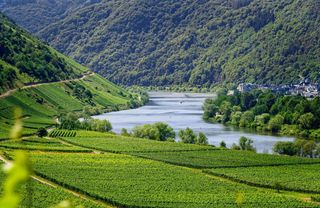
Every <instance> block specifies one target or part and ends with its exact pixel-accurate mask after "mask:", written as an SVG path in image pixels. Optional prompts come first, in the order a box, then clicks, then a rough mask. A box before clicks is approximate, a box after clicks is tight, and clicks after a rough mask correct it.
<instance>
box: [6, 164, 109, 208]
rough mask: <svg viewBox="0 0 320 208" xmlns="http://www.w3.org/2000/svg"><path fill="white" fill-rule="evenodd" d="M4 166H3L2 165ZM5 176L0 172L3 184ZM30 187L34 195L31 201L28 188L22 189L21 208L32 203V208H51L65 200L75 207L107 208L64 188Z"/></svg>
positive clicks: (42, 185) (35, 185)
mask: <svg viewBox="0 0 320 208" xmlns="http://www.w3.org/2000/svg"><path fill="white" fill-rule="evenodd" d="M1 165H2V164H1ZM5 177H6V176H5V175H4V173H3V172H0V183H1V184H3V181H4V179H5ZM29 187H31V188H32V193H31V196H32V197H31V200H30V198H29V197H27V196H28V194H27V193H28V192H27V189H26V186H25V185H24V186H23V187H22V188H21V189H20V191H19V192H20V193H21V194H22V196H24V198H23V200H22V203H21V206H19V208H30V206H29V205H30V201H31V203H32V208H49V207H52V206H54V205H57V204H58V203H60V202H61V201H63V200H68V201H70V202H72V203H73V204H74V205H76V206H78V205H82V206H84V207H86V208H89V207H92V208H102V207H105V206H103V205H101V204H98V203H95V202H92V201H89V200H85V199H80V198H79V197H76V196H74V195H73V194H71V193H69V192H67V191H65V190H63V189H62V188H59V187H51V186H48V185H44V184H42V183H40V182H37V181H31V182H29ZM2 191H3V189H2V186H1V187H0V192H2Z"/></svg>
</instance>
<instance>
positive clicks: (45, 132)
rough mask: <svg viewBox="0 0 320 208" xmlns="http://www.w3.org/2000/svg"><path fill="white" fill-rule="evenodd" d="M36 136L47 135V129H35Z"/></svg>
mask: <svg viewBox="0 0 320 208" xmlns="http://www.w3.org/2000/svg"><path fill="white" fill-rule="evenodd" d="M37 136H38V137H45V136H48V131H47V130H46V129H45V128H39V129H38V131H37Z"/></svg>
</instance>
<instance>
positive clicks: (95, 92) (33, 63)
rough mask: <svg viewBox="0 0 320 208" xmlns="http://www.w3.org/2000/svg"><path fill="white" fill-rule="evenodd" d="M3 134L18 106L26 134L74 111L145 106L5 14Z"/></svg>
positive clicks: (1, 38) (0, 94) (0, 95)
mask: <svg viewBox="0 0 320 208" xmlns="http://www.w3.org/2000/svg"><path fill="white" fill-rule="evenodd" d="M0 31H1V32H0V69H1V70H0V123H1V125H0V138H3V137H7V136H8V132H9V130H10V128H11V127H12V124H13V112H14V109H15V108H16V107H20V108H21V109H22V110H23V123H24V134H32V133H34V132H35V131H37V129H38V128H39V127H42V126H51V125H53V124H55V123H56V122H55V120H54V119H55V118H56V117H57V116H59V115H61V114H66V113H68V112H72V111H83V110H84V111H86V112H88V113H90V114H97V113H102V112H105V111H112V110H118V109H126V108H130V107H136V106H137V105H141V104H142V103H141V101H140V98H139V97H138V95H137V94H131V93H129V92H127V91H126V90H124V89H122V88H120V87H118V86H116V85H114V84H113V83H111V82H109V81H107V80H106V79H104V78H102V77H101V76H99V75H97V74H94V73H92V72H91V71H90V70H89V69H87V68H85V67H83V66H81V65H80V64H78V63H76V62H75V61H73V60H71V59H70V58H68V57H66V56H64V55H62V54H61V53H59V52H57V51H55V50H54V49H52V48H50V47H49V46H47V45H46V44H44V43H43V42H41V41H39V40H38V39H36V38H33V37H32V36H30V35H29V34H28V33H26V32H25V31H24V30H22V29H20V28H19V27H17V26H16V25H15V24H14V23H12V22H11V21H10V20H8V19H7V18H6V17H5V16H3V15H1V16H0Z"/></svg>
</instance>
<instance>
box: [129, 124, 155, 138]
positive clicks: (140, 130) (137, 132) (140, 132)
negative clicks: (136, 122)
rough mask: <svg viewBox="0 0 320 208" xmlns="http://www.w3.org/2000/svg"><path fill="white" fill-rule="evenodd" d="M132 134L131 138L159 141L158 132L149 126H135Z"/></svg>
mask: <svg viewBox="0 0 320 208" xmlns="http://www.w3.org/2000/svg"><path fill="white" fill-rule="evenodd" d="M132 132H133V136H135V137H139V138H146V139H151V140H160V132H159V130H158V129H157V128H156V127H155V126H153V125H151V124H146V125H143V126H136V127H134V128H133V130H132Z"/></svg>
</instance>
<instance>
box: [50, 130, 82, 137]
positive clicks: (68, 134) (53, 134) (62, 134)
mask: <svg viewBox="0 0 320 208" xmlns="http://www.w3.org/2000/svg"><path fill="white" fill-rule="evenodd" d="M76 135H77V132H76V131H64V130H54V131H52V132H51V133H50V134H49V136H50V137H75V136H76Z"/></svg>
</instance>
